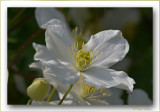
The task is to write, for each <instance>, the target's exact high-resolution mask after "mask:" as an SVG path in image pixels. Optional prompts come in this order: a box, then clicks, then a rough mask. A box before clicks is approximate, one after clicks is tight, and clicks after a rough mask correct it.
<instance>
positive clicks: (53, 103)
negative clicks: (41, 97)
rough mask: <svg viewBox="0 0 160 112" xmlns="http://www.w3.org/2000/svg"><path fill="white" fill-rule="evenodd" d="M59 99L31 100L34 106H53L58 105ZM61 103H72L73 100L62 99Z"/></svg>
mask: <svg viewBox="0 0 160 112" xmlns="http://www.w3.org/2000/svg"><path fill="white" fill-rule="evenodd" d="M59 102H60V101H59V100H56V101H51V102H46V101H41V102H40V101H32V105H34V106H43V105H44V106H54V105H58V103H59ZM28 105H29V101H28ZM62 105H74V102H73V101H72V100H64V101H63V103H62Z"/></svg>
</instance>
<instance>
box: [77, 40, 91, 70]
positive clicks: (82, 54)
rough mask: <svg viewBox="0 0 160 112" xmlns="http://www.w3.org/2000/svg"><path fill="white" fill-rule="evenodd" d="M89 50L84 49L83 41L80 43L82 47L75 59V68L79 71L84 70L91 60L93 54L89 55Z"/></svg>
mask: <svg viewBox="0 0 160 112" xmlns="http://www.w3.org/2000/svg"><path fill="white" fill-rule="evenodd" d="M91 52H92V51H91V50H90V51H86V50H85V45H84V43H83V44H82V49H81V50H79V51H78V53H77V55H76V57H75V60H76V69H77V70H79V71H83V70H85V69H86V68H87V67H88V65H89V64H91V61H92V60H93V57H94V56H93V55H91Z"/></svg>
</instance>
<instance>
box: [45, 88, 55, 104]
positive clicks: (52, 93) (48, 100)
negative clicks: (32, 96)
mask: <svg viewBox="0 0 160 112" xmlns="http://www.w3.org/2000/svg"><path fill="white" fill-rule="evenodd" d="M55 92H56V89H55V88H53V89H52V91H51V94H50V95H49V97H48V99H47V102H50V101H51V100H52V98H53V95H54V93H55Z"/></svg>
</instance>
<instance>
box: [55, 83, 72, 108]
mask: <svg viewBox="0 0 160 112" xmlns="http://www.w3.org/2000/svg"><path fill="white" fill-rule="evenodd" d="M72 87H73V84H71V85H70V87H69V89H68V90H67V92H66V93H65V95H64V96H63V98H62V99H61V101H60V102H59V104H58V105H61V104H62V103H63V100H64V99H65V98H66V96H67V95H68V93H69V92H70V91H71V89H72Z"/></svg>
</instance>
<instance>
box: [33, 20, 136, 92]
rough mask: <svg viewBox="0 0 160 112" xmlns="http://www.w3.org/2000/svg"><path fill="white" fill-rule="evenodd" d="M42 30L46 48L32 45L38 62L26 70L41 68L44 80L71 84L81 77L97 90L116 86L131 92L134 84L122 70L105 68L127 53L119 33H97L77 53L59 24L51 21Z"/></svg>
mask: <svg viewBox="0 0 160 112" xmlns="http://www.w3.org/2000/svg"><path fill="white" fill-rule="evenodd" d="M42 27H43V28H46V33H45V36H46V38H45V40H46V47H45V46H42V45H37V44H33V46H34V48H35V49H36V51H37V52H36V54H35V56H34V59H35V60H37V61H39V62H37V63H34V64H32V65H30V67H33V65H34V66H36V67H37V66H41V67H42V65H43V74H44V77H45V78H47V77H46V76H50V78H47V79H48V80H49V81H50V80H51V79H52V78H54V79H56V80H57V79H58V80H59V81H60V82H62V83H63V84H68V85H71V84H75V83H76V82H77V81H78V80H79V78H80V76H82V81H83V82H85V83H86V84H88V85H90V86H94V87H96V88H97V89H100V88H102V87H105V88H110V87H117V88H121V89H125V90H130V91H132V90H133V84H134V83H135V82H134V80H133V79H132V78H130V77H128V75H127V74H126V73H124V72H122V71H115V70H112V69H109V67H111V66H112V65H114V64H115V63H116V62H118V61H120V60H122V59H123V58H124V56H125V55H126V53H127V52H128V50H129V45H128V42H127V41H126V40H125V39H124V38H123V36H122V34H121V32H120V31H118V30H106V31H102V32H99V33H97V34H95V35H93V36H92V37H91V39H90V40H89V41H88V42H87V44H85V45H84V44H83V48H82V49H81V50H79V51H78V50H77V47H76V43H75V41H74V40H73V39H72V38H71V35H70V33H68V30H67V28H66V26H65V25H64V23H63V22H61V21H60V20H57V19H53V20H50V21H48V22H47V23H46V24H44V25H43V26H42ZM39 64H41V65H39ZM57 85H58V84H57Z"/></svg>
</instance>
